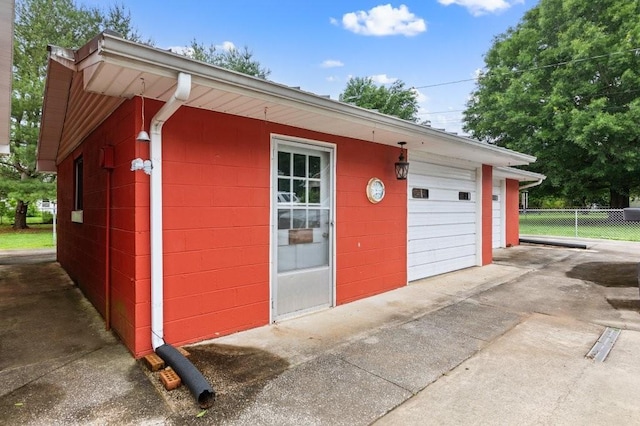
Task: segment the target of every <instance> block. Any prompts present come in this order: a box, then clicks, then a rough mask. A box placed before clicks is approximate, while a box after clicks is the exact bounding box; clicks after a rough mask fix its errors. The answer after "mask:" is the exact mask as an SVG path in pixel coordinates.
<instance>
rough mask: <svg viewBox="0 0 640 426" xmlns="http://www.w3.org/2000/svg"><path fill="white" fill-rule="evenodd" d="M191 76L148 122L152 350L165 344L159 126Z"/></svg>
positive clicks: (184, 94)
mask: <svg viewBox="0 0 640 426" xmlns="http://www.w3.org/2000/svg"><path fill="white" fill-rule="evenodd" d="M190 93H191V75H190V74H184V73H180V74H178V86H177V87H176V91H175V93H174V94H173V96H172V97H171V98H170V99H169V100H168V101H167V103H165V104H164V105H163V106H162V108H160V110H159V111H158V112H157V113H156V115H155V116H154V117H153V119H152V120H151V136H150V137H151V146H150V147H149V156H150V158H151V164H152V167H153V170H152V172H151V184H150V186H151V188H150V192H151V200H150V201H151V206H150V215H151V344H152V345H153V350H154V351H155V350H156V348H157V347H158V346H162V345H163V344H164V313H163V310H164V291H163V287H164V279H163V277H164V275H163V274H164V272H163V265H162V256H163V242H162V241H163V240H162V126H163V125H164V123H165V122H166V121H167V120H168V119H169V117H171V116H172V115H173V113H175V112H176V111H177V110H178V108H180V107H181V106H182V105H183V104H184V103H185V102H186V101H187V99H189V94H190Z"/></svg>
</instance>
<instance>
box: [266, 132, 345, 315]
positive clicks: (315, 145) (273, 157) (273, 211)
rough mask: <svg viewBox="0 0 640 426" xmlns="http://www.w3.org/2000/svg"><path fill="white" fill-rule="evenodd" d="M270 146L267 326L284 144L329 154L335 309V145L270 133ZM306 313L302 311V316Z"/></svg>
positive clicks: (272, 298)
mask: <svg viewBox="0 0 640 426" xmlns="http://www.w3.org/2000/svg"><path fill="white" fill-rule="evenodd" d="M270 139H271V143H270V147H269V162H270V167H269V324H271V323H273V322H274V321H275V320H276V319H275V310H276V297H277V280H278V267H277V265H276V262H277V259H278V255H277V246H276V244H275V235H276V231H277V229H276V227H277V221H276V220H275V218H276V216H277V211H278V204H277V203H276V202H275V199H276V195H277V191H278V188H277V186H275V185H274V183H275V182H276V179H274V176H275V174H276V172H277V170H276V169H277V167H278V165H277V152H278V147H279V146H280V145H288V146H291V147H298V148H306V149H316V150H320V151H324V152H327V153H328V154H329V173H330V176H331V178H330V179H331V182H329V189H330V191H331V196H330V197H329V199H330V203H331V207H330V209H329V211H330V215H329V232H330V234H331V244H330V245H329V262H330V267H329V271H330V274H331V282H330V283H329V284H330V287H331V307H334V306H336V163H337V146H336V144H334V143H329V142H322V141H317V140H313V139H306V138H300V137H295V136H289V135H283V134H278V133H271V136H270ZM304 313H306V312H302V313H301V314H304Z"/></svg>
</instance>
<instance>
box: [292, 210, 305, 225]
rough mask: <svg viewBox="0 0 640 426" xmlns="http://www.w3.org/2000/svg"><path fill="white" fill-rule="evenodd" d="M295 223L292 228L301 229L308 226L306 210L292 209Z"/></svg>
mask: <svg viewBox="0 0 640 426" xmlns="http://www.w3.org/2000/svg"><path fill="white" fill-rule="evenodd" d="M292 218H293V224H292V226H291V228H293V229H300V228H306V227H307V211H306V210H292Z"/></svg>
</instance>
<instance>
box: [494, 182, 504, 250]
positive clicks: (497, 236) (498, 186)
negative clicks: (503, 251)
mask: <svg viewBox="0 0 640 426" xmlns="http://www.w3.org/2000/svg"><path fill="white" fill-rule="evenodd" d="M492 195H493V196H492V198H493V201H492V213H493V214H492V216H493V218H492V222H493V229H492V231H493V232H492V244H491V247H492V248H500V247H504V244H503V243H502V228H503V226H502V222H503V220H502V204H503V201H504V200H503V191H502V181H500V180H494V181H493V194H492Z"/></svg>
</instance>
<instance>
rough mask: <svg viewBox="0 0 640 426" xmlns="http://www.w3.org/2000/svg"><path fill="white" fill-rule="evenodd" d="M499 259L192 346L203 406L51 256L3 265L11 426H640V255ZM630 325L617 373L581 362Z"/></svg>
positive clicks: (610, 366) (626, 248)
mask: <svg viewBox="0 0 640 426" xmlns="http://www.w3.org/2000/svg"><path fill="white" fill-rule="evenodd" d="M579 241H580V242H585V243H586V244H587V246H588V249H587V250H581V249H568V248H559V247H551V246H538V245H535V246H534V245H531V246H529V245H523V246H517V247H512V248H508V249H500V250H496V251H494V264H492V265H489V266H485V267H482V268H470V269H467V270H463V271H457V272H453V273H450V274H445V275H441V276H437V277H432V278H429V279H425V280H421V281H418V282H414V283H411V284H410V285H409V286H407V287H404V288H401V289H399V290H396V291H392V292H388V293H385V294H381V295H378V296H374V297H370V298H368V299H364V300H360V301H357V302H353V303H350V304H347V305H342V306H338V307H336V308H332V309H327V310H324V311H321V312H317V313H313V314H309V315H305V316H302V317H299V318H295V319H290V320H287V321H283V322H280V323H276V324H272V325H269V326H265V327H260V328H257V329H253V330H249V331H246V332H242V333H236V334H233V335H230V336H225V337H221V338H218V339H215V340H213V341H209V342H203V343H201V344H198V345H194V346H190V347H188V348H187V350H188V351H189V352H191V359H192V362H193V363H194V364H195V365H196V367H198V368H199V369H201V371H203V374H204V375H205V377H207V379H208V380H209V381H210V382H211V383H212V385H213V387H214V389H215V390H216V391H217V401H216V403H215V404H214V406H213V407H212V408H211V409H209V410H207V411H202V410H200V409H199V408H198V407H197V405H196V404H195V401H194V400H193V398H192V397H191V396H190V394H189V392H188V390H187V389H186V388H185V387H184V386H183V387H181V388H179V389H177V390H174V391H170V392H167V391H165V390H164V389H162V387H161V386H160V385H159V380H158V377H157V373H151V372H148V371H145V368H144V367H143V365H142V363H141V362H139V361H136V360H134V359H133V358H132V357H131V355H130V354H129V353H128V352H127V351H126V349H125V348H124V347H123V346H122V345H121V344H120V342H119V341H118V339H117V338H116V337H115V336H114V335H112V334H111V333H110V332H106V331H105V330H104V323H103V321H102V319H101V318H100V317H99V315H98V314H97V313H96V311H95V310H94V309H93V307H92V306H91V305H90V304H89V303H88V302H87V301H86V299H84V297H83V296H82V294H81V293H80V291H79V290H78V289H77V288H76V287H75V286H74V285H73V283H72V282H71V281H70V280H69V278H68V277H67V276H66V274H64V272H63V271H62V270H61V269H60V267H59V265H58V264H57V263H55V261H54V255H53V254H52V253H51V252H38V253H28V252H26V253H18V252H2V253H0V383H1V385H0V419H3V422H6V424H43V425H44V424H47V425H49V424H176V425H177V424H230V425H368V424H372V423H376V424H382V425H385V424H389V425H396V424H402V425H412V424H415V425H418V424H420V425H423V424H445V425H446V424H452V425H453V424H455V425H467V424H469V425H475V424H483V425H484V424H487V425H490V424H525V425H528V424H531V425H538V424H553V425H564V424H566V425H573V424H593V423H604V422H606V423H615V424H618V425H626V424H629V425H631V424H638V419H640V404H638V403H637V396H638V392H637V389H640V362H638V359H640V357H639V355H638V354H639V353H640V301H639V291H638V269H637V265H638V262H639V261H640V259H639V257H640V243H626V242H610V241H601V240H579ZM607 327H613V328H615V330H620V334H619V337H618V338H617V340H616V342H615V344H614V345H613V347H612V348H611V351H610V353H609V354H608V356H607V357H606V359H605V360H604V361H595V360H593V359H589V358H587V357H586V354H587V353H588V352H589V350H590V349H591V348H592V346H593V345H594V344H595V343H596V341H597V340H598V338H599V337H600V336H601V334H602V333H603V331H604V330H605V329H606V328H607Z"/></svg>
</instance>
